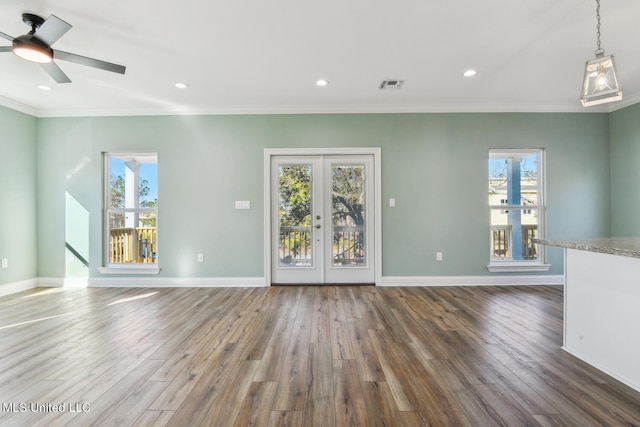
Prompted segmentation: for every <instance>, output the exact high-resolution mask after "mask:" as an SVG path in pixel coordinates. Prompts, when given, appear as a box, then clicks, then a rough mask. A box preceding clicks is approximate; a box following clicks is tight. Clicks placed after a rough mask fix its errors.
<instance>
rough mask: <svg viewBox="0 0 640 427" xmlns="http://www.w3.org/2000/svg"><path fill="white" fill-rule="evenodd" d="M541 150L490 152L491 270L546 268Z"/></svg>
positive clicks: (540, 269) (544, 269)
mask: <svg viewBox="0 0 640 427" xmlns="http://www.w3.org/2000/svg"><path fill="white" fill-rule="evenodd" d="M543 166H544V165H543V151H542V150H490V151H489V210H490V212H491V231H490V236H489V270H490V271H546V270H548V269H549V266H548V265H546V264H543V262H544V256H543V254H542V252H541V251H542V250H543V248H542V247H540V246H538V245H537V244H535V243H533V242H532V239H534V238H539V237H542V236H543V235H544V195H543V193H542V190H543V188H544V185H543V179H544V174H543V171H544V167H543Z"/></svg>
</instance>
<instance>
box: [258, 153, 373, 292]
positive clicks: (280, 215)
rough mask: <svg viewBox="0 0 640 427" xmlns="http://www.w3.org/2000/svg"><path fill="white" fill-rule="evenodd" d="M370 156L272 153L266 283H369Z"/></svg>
mask: <svg viewBox="0 0 640 427" xmlns="http://www.w3.org/2000/svg"><path fill="white" fill-rule="evenodd" d="M373 163H374V162H373V156H372V155H314V156H272V157H271V172H270V179H271V184H270V187H271V190H270V191H271V212H270V216H271V281H272V283H276V284H280V283H282V284H296V283H301V284H310V283H314V284H324V283H327V284H329V283H331V284H336V283H345V284H347V283H374V282H375V268H374V262H375V254H374V251H375V244H374V236H375V232H374V231H375V228H374V194H375V192H374V179H373V173H374V167H373Z"/></svg>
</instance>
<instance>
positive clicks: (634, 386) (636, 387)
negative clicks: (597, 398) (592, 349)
mask: <svg viewBox="0 0 640 427" xmlns="http://www.w3.org/2000/svg"><path fill="white" fill-rule="evenodd" d="M560 348H562V349H563V350H564V351H566V352H567V353H569V354H570V355H572V356H575V357H577V358H578V359H580V360H582V361H583V362H585V363H588V364H589V365H591V366H593V367H594V368H596V369H598V370H600V371H602V372H604V373H605V374H607V375H609V376H610V377H613V378H615V379H616V380H618V381H620V382H621V383H623V384H625V385H628V386H629V387H631V388H632V389H634V390H635V391H638V392H640V384H635V383H633V382H630V381H629V380H628V379H625V378H622V377H621V376H620V375H617V374H616V373H615V372H612V371H611V370H609V369H606V368H604V367H602V366H600V365H599V364H597V363H594V362H593V361H592V360H590V359H589V358H588V357H583V356H582V355H581V354H580V353H578V352H575V351H573V350H571V349H569V348H567V347H566V346H562V347H560Z"/></svg>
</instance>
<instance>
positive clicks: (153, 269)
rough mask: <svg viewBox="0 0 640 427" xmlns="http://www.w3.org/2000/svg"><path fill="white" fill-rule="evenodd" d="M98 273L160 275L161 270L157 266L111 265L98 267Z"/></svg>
mask: <svg viewBox="0 0 640 427" xmlns="http://www.w3.org/2000/svg"><path fill="white" fill-rule="evenodd" d="M98 271H99V272H100V273H102V274H159V273H160V268H159V267H157V266H155V265H153V266H146V265H136V266H131V265H123V266H119V265H118V266H115V265H111V266H109V267H98Z"/></svg>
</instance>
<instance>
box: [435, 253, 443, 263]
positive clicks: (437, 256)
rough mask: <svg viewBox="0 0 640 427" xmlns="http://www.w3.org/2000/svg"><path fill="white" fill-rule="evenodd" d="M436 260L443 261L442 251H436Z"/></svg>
mask: <svg viewBox="0 0 640 427" xmlns="http://www.w3.org/2000/svg"><path fill="white" fill-rule="evenodd" d="M436 261H442V252H436Z"/></svg>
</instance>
